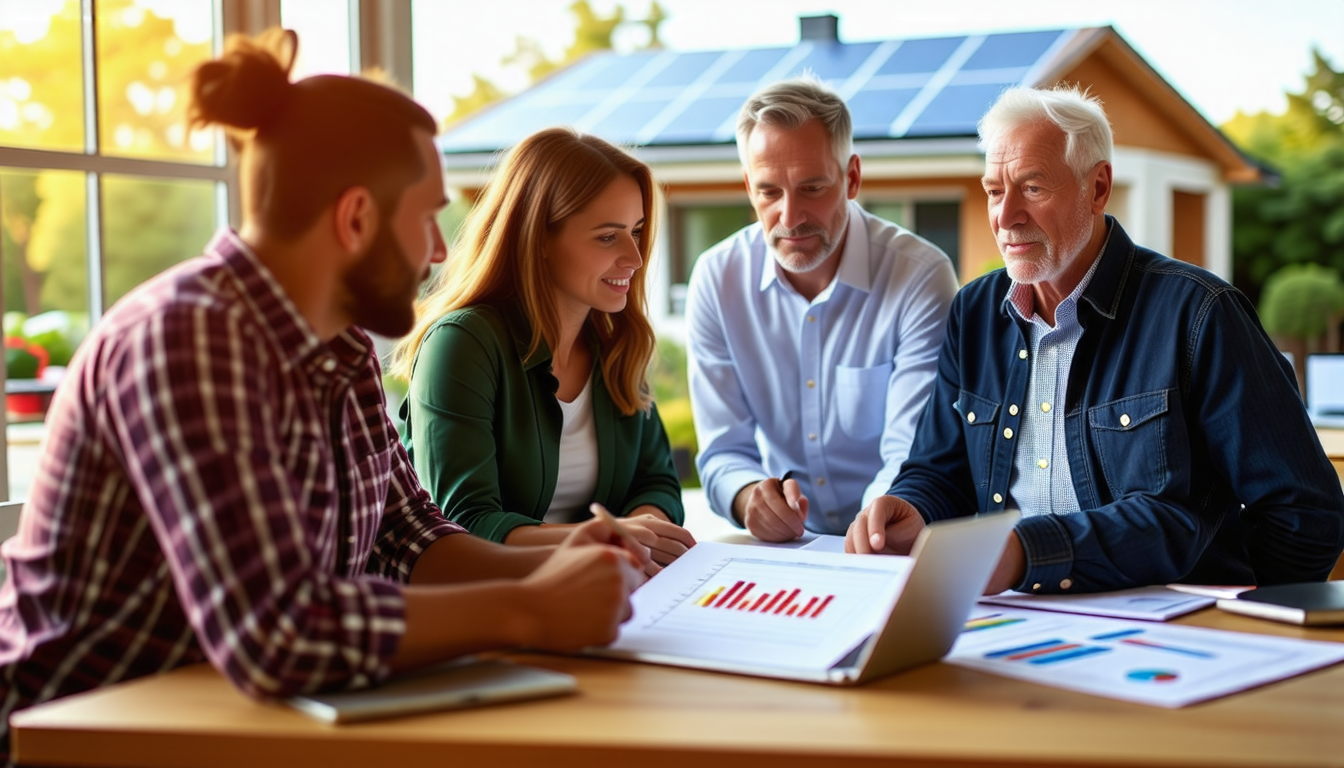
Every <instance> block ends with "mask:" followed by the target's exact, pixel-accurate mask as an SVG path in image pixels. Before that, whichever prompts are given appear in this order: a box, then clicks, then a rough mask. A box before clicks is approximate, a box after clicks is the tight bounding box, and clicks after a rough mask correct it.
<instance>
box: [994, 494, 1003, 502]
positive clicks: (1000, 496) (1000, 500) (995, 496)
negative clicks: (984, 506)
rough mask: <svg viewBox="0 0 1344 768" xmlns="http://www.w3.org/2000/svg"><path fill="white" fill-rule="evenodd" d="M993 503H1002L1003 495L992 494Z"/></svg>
mask: <svg viewBox="0 0 1344 768" xmlns="http://www.w3.org/2000/svg"><path fill="white" fill-rule="evenodd" d="M994 503H995V504H1002V503H1003V494H1001V493H996V494H994Z"/></svg>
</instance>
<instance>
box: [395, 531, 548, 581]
mask: <svg viewBox="0 0 1344 768" xmlns="http://www.w3.org/2000/svg"><path fill="white" fill-rule="evenodd" d="M552 551H553V547H511V546H506V545H504V544H496V543H494V542H492V541H486V540H485V539H481V538H478V537H476V536H472V535H471V534H469V533H455V534H453V535H451V536H444V537H443V538H441V539H438V540H436V541H435V542H434V543H433V544H431V545H429V548H428V549H426V550H425V551H424V552H423V553H422V554H421V555H420V557H419V558H417V559H416V561H415V570H414V571H412V572H411V584H414V585H426V584H461V583H465V582H472V581H483V580H486V579H517V578H522V577H524V576H526V575H528V574H529V573H531V572H532V571H534V570H536V568H537V566H539V565H541V563H542V562H543V561H545V559H546V558H547V557H548V556H549V555H550V554H551V552H552Z"/></svg>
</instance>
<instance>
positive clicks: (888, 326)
mask: <svg viewBox="0 0 1344 768" xmlns="http://www.w3.org/2000/svg"><path fill="white" fill-rule="evenodd" d="M851 134H852V129H851V122H850V116H849V108H848V107H846V106H845V102H844V100H843V99H841V98H840V96H839V95H838V94H836V93H835V92H834V91H832V90H831V89H830V88H828V87H827V86H826V85H824V84H823V83H822V82H821V81H819V80H817V79H816V78H813V77H810V76H805V77H801V78H796V79H792V80H782V81H779V82H777V83H773V84H771V85H768V86H766V87H765V88H763V89H761V90H760V91H758V92H757V93H755V94H753V95H752V96H751V97H750V98H749V99H747V102H746V103H745V104H743V106H742V109H741V111H740V112H739V113H738V121H737V152H738V155H739V157H740V158H741V160H742V176H743V179H744V181H745V182H746V187H747V195H748V198H749V199H750V201H751V205H752V208H753V209H755V211H756V218H757V223H755V224H752V225H750V226H748V227H746V228H744V229H742V230H741V231H739V232H738V233H737V234H735V235H733V236H731V237H729V238H728V239H727V240H724V241H723V242H721V243H719V244H718V245H715V246H714V247H712V248H710V249H709V250H708V251H706V252H705V254H704V255H703V256H701V257H700V259H699V260H698V261H697V262H696V265H695V270H694V273H693V274H692V275H691V282H690V288H689V292H688V295H687V299H686V321H687V339H688V347H689V350H688V351H689V357H690V366H689V368H690V370H689V375H690V385H691V405H692V409H693V412H694V415H695V431H696V436H697V438H698V440H699V447H700V455H699V457H698V459H697V464H698V466H699V470H700V478H701V480H703V482H704V485H705V495H706V496H707V497H708V499H709V505H710V507H711V508H712V509H713V510H714V511H715V512H716V513H718V514H720V515H722V516H724V517H726V518H728V519H729V520H731V521H733V522H734V523H736V524H737V525H739V526H742V527H744V528H746V529H747V531H749V532H750V533H751V534H752V535H754V536H755V537H757V538H759V539H763V540H765V541H788V540H791V539H796V538H798V537H799V536H802V535H803V534H804V532H805V531H814V532H817V533H829V534H839V533H844V531H845V529H846V527H847V526H848V525H849V523H850V521H852V520H853V519H854V515H855V514H857V513H858V511H859V509H860V508H861V507H862V506H863V504H865V503H867V502H868V501H870V500H871V499H873V498H874V497H876V496H878V495H880V494H881V493H882V492H883V491H885V490H886V489H887V487H888V486H890V485H891V481H892V479H893V478H894V477H895V476H896V471H897V470H898V469H900V466H901V462H902V461H904V460H905V456H906V453H907V452H908V451H909V449H910V441H911V439H912V438H913V437H914V430H915V420H916V419H917V418H918V416H919V412H920V409H921V408H922V407H923V406H924V400H925V399H926V398H927V397H928V393H929V386H930V385H931V383H932V379H933V369H934V364H935V362H936V360H937V355H938V344H939V342H940V341H941V340H942V336H943V322H944V320H945V318H946V317H947V307H948V304H949V303H950V302H951V300H952V295H953V294H954V293H955V292H956V290H957V279H956V275H955V274H954V273H953V271H952V263H951V261H949V260H948V258H947V256H946V254H944V253H943V252H942V251H940V250H938V248H937V247H935V246H933V245H932V244H930V243H928V242H927V241H925V240H923V239H921V238H919V237H917V236H916V235H915V234H914V233H912V232H910V231H909V230H907V229H904V228H902V227H899V226H897V225H895V224H893V223H891V222H889V221H885V220H883V219H881V218H878V217H877V216H874V215H873V214H871V213H869V212H868V211H865V210H864V209H863V208H862V207H860V206H859V204H858V203H857V202H855V198H856V197H857V196H858V194H859V183H860V180H861V171H860V162H859V156H858V155H857V154H855V152H854V146H853V141H852V135H851Z"/></svg>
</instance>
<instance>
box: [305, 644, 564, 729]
mask: <svg viewBox="0 0 1344 768" xmlns="http://www.w3.org/2000/svg"><path fill="white" fill-rule="evenodd" d="M577 690H578V684H577V682H576V681H575V679H574V678H573V677H572V676H570V675H566V674H564V673H561V672H554V671H552V670H549V669H539V668H536V667H529V666H526V665H523V664H514V663H511V662H508V661H504V660H502V659H477V658H475V657H470V656H468V657H463V658H460V659H455V660H453V661H448V662H444V663H442V664H437V665H434V666H431V667H426V668H424V669H420V670H416V671H413V672H408V673H405V674H402V675H397V676H395V677H392V678H391V679H389V680H387V681H386V682H384V683H383V684H382V685H380V686H377V687H375V688H365V689H362V690H357V691H340V692H335V693H314V694H309V695H306V696H295V697H293V698H290V699H286V703H287V704H289V705H290V706H291V707H293V708H295V709H297V710H299V711H300V712H303V713H304V714H306V715H308V716H310V717H314V718H317V719H318V720H321V721H323V722H326V723H335V724H345V723H358V722H363V721H365V720H379V719H383V718H388V717H398V716H401V715H414V714H419V713H422V712H434V711H438V710H444V709H461V708H464V707H478V706H483V705H486V704H502V703H504V702H507V701H519V700H523V699H537V698H543V697H548V696H561V695H564V694H567V693H574V692H575V691H577Z"/></svg>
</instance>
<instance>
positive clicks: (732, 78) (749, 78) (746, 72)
mask: <svg viewBox="0 0 1344 768" xmlns="http://www.w3.org/2000/svg"><path fill="white" fill-rule="evenodd" d="M791 50H793V49H792V48H760V49H757V50H754V51H749V52H748V53H747V55H745V56H743V57H742V58H741V59H738V61H737V63H736V64H734V65H733V66H732V67H730V68H729V69H728V71H727V72H724V73H723V75H722V76H721V77H720V78H719V82H721V83H751V84H752V87H753V89H754V88H755V84H756V82H757V81H758V80H760V79H761V78H762V77H765V73H767V72H769V71H770V70H771V69H773V68H774V66H775V65H776V64H778V63H779V61H780V59H783V58H784V56H785V55H786V54H787V53H788V52H789V51H791Z"/></svg>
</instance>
